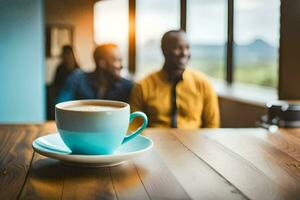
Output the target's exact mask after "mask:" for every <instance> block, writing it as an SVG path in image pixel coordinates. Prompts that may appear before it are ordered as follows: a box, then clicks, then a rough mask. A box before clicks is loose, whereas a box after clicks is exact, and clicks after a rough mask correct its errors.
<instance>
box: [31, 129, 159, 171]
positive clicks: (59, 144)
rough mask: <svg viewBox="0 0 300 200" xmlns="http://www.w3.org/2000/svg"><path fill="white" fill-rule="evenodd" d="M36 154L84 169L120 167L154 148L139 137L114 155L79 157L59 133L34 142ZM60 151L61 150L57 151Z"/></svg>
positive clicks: (145, 138) (143, 138)
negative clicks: (121, 164) (72, 151)
mask: <svg viewBox="0 0 300 200" xmlns="http://www.w3.org/2000/svg"><path fill="white" fill-rule="evenodd" d="M32 147H33V149H34V151H35V152H37V153H39V154H41V155H43V156H46V157H49V158H53V159H57V160H60V161H62V162H63V163H65V164H68V165H75V166H84V167H106V166H114V165H118V164H120V163H122V162H124V161H126V160H128V159H131V158H134V157H136V156H139V155H141V154H142V153H145V152H146V151H148V150H150V149H151V148H152V147H153V142H152V140H151V139H149V138H147V137H145V136H141V135H139V136H137V137H136V138H134V139H132V140H131V141H129V142H127V143H125V144H124V145H122V146H120V147H119V148H118V149H117V150H116V151H115V153H114V154H113V155H79V154H72V153H71V151H70V150H69V149H68V147H66V145H65V144H64V143H63V141H62V139H61V138H60V136H59V134H58V133H55V134H50V135H45V136H42V137H39V138H37V139H36V140H34V141H33V143H32ZM56 149H59V150H56Z"/></svg>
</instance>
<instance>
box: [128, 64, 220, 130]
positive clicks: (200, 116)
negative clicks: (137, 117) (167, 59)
mask: <svg viewBox="0 0 300 200" xmlns="http://www.w3.org/2000/svg"><path fill="white" fill-rule="evenodd" d="M171 89H172V83H171V82H170V81H169V80H168V79H167V75H166V74H165V72H164V71H162V70H160V71H158V72H154V73H152V74H150V75H149V76H147V77H146V78H144V79H143V80H141V81H140V82H138V83H137V84H136V85H135V86H134V88H133V91H132V94H131V111H138V110H139V111H142V112H144V113H145V114H146V115H147V116H148V119H149V123H148V126H150V127H170V126H171V109H172V108H171V107H172V105H171V95H172V94H171ZM176 107H177V127H178V128H200V127H209V128H216V127H219V120H220V116H219V106H218V100H217V96H216V93H215V91H214V89H213V88H212V86H211V84H210V82H209V81H208V79H207V78H206V76H205V75H204V74H202V73H200V72H196V71H193V70H190V69H186V70H185V71H184V72H183V75H182V80H181V81H179V82H178V83H177V86H176Z"/></svg>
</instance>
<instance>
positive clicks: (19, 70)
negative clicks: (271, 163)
mask: <svg viewBox="0 0 300 200" xmlns="http://www.w3.org/2000/svg"><path fill="white" fill-rule="evenodd" d="M43 6H44V5H43V0H13V1H5V0H0V92H1V96H0V123H27V122H28V123H29V122H42V121H43V120H44V117H45V111H44V70H43V69H44V21H43V19H44V7H43Z"/></svg>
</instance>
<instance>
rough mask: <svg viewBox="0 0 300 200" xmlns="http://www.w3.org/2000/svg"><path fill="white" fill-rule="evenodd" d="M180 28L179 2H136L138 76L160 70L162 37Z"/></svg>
mask: <svg viewBox="0 0 300 200" xmlns="http://www.w3.org/2000/svg"><path fill="white" fill-rule="evenodd" d="M179 28H180V1H179V0H177V1H175V0H164V1H161V0H151V1H149V0H138V1H136V37H137V38H136V41H137V43H136V44H137V55H136V56H137V68H136V73H137V74H138V75H144V74H148V73H149V72H151V71H154V70H156V69H160V68H161V67H162V65H163V55H162V52H161V48H160V40H161V37H162V35H163V34H164V33H165V32H166V31H168V30H171V29H179Z"/></svg>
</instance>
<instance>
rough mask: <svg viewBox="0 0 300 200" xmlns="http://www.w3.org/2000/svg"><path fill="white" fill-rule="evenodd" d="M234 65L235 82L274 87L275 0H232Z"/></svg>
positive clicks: (278, 12)
mask: <svg viewBox="0 0 300 200" xmlns="http://www.w3.org/2000/svg"><path fill="white" fill-rule="evenodd" d="M234 6H235V8H234V21H235V24H234V27H235V28H234V40H235V45H234V64H235V72H234V73H235V80H236V82H242V83H250V84H257V85H263V86H272V87H276V85H277V79H278V78H277V76H278V72H277V71H278V69H277V68H278V46H279V15H280V1H279V0H264V1H261V0H251V1H249V0H235V5H234Z"/></svg>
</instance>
